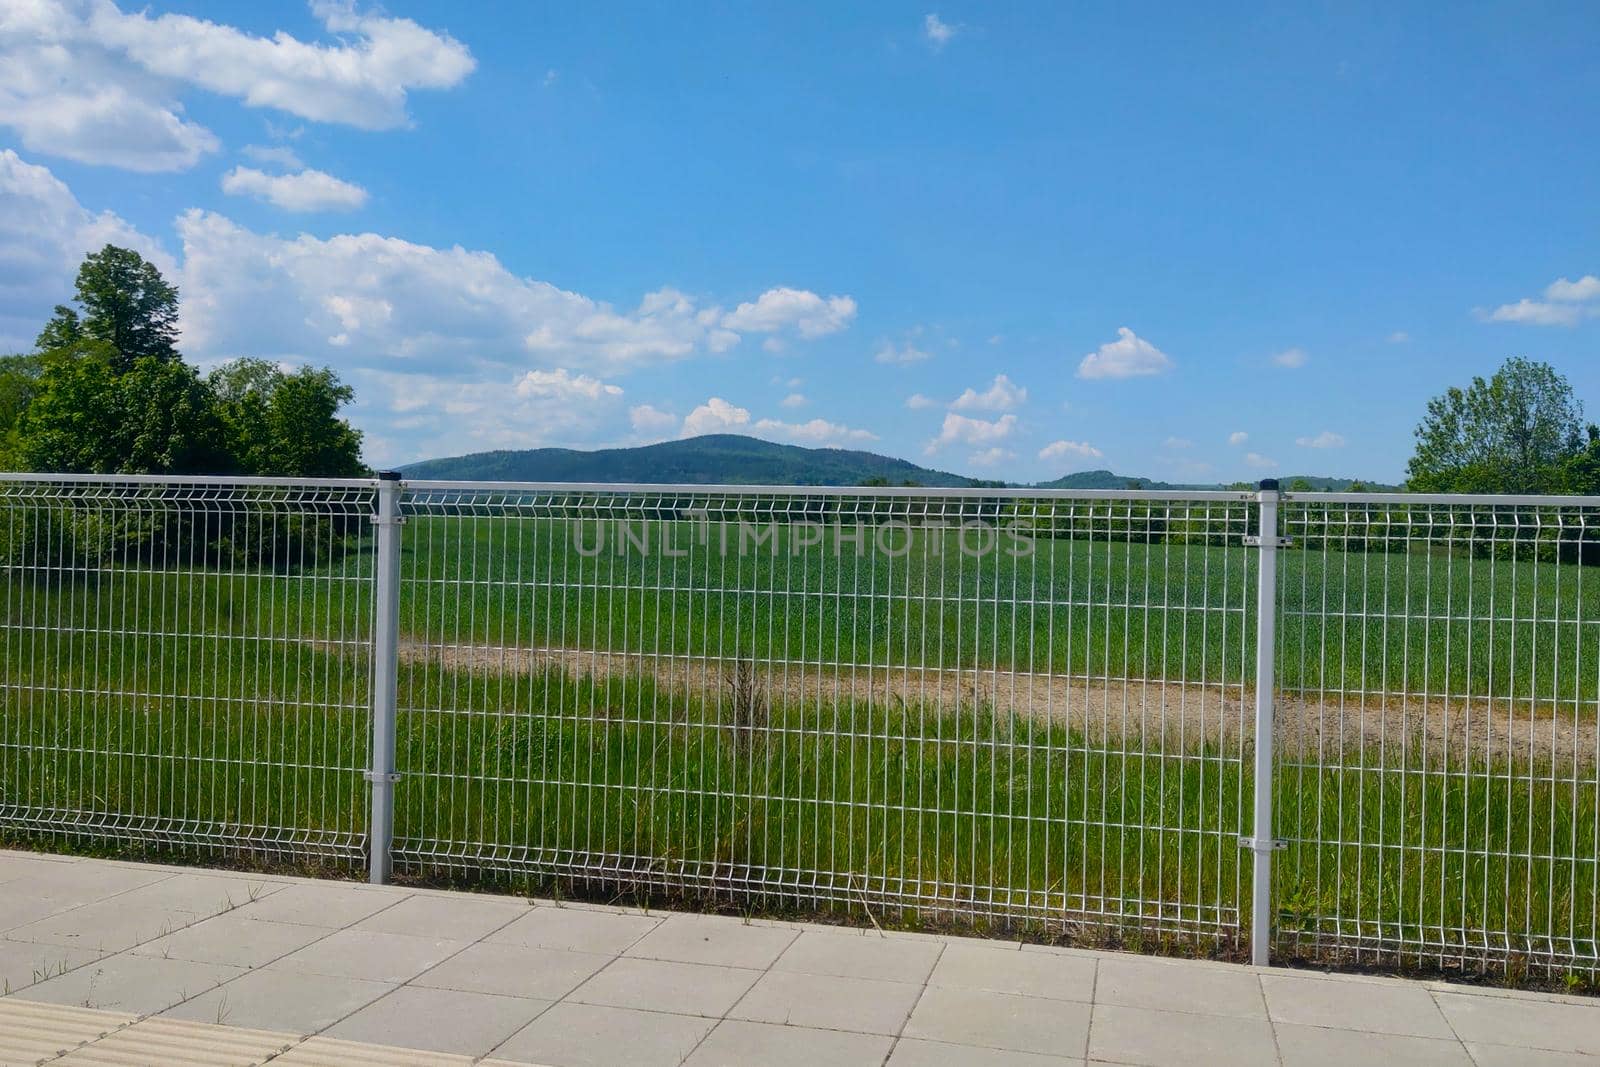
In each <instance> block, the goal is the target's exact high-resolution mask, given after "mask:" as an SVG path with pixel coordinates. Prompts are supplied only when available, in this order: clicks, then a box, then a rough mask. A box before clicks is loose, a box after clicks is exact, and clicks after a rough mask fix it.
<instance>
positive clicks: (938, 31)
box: [922, 11, 960, 52]
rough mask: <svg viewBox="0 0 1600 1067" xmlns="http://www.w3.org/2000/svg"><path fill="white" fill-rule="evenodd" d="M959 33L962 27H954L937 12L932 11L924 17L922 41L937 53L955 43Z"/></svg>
mask: <svg viewBox="0 0 1600 1067" xmlns="http://www.w3.org/2000/svg"><path fill="white" fill-rule="evenodd" d="M959 31H960V27H958V26H952V25H951V24H950V23H948V22H946V21H945V20H944V19H942V18H940V17H939V16H938V14H937V13H935V12H932V11H930V12H928V13H927V14H926V15H924V16H922V39H923V40H924V41H926V42H927V43H928V47H929V48H931V49H933V50H934V51H935V52H937V51H940V50H941V49H943V48H944V46H945V45H947V44H949V43H950V42H951V41H953V40H954V39H955V36H956V34H957V33H958V32H959Z"/></svg>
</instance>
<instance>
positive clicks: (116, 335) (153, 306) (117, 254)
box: [38, 245, 178, 373]
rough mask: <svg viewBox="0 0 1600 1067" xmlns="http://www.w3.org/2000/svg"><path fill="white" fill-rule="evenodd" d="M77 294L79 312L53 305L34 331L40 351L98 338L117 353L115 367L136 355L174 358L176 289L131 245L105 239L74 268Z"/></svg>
mask: <svg viewBox="0 0 1600 1067" xmlns="http://www.w3.org/2000/svg"><path fill="white" fill-rule="evenodd" d="M77 294H78V304H79V305H80V306H81V307H82V309H83V310H82V314H81V316H80V314H79V312H78V311H76V310H74V309H73V308H70V307H67V306H65V305H62V304H58V305H56V309H55V316H54V317H53V318H52V319H51V320H50V321H49V323H47V324H46V325H45V328H44V330H43V331H41V332H40V334H39V341H38V345H39V349H40V351H50V350H52V349H57V348H64V347H70V346H72V345H74V344H76V343H78V342H79V341H80V340H83V339H89V340H95V341H101V342H104V343H105V344H108V345H110V346H111V349H112V350H113V351H114V352H115V353H116V363H115V369H116V370H117V371H118V372H119V373H121V372H126V371H129V370H131V369H132V368H133V366H134V364H136V363H137V362H138V361H139V360H141V359H156V360H161V361H172V360H176V359H177V358H178V350H177V347H176V343H177V340H178V289H177V287H176V286H174V285H172V284H171V283H169V282H168V281H167V280H166V279H165V278H163V277H162V276H161V272H160V271H159V270H157V269H156V267H155V264H153V263H150V262H148V261H147V260H145V258H144V257H143V256H141V255H139V253H137V252H135V251H133V249H131V248H118V247H117V246H116V245H106V246H105V247H104V248H102V249H101V250H100V251H98V252H93V253H91V254H90V255H89V256H87V257H86V258H85V259H84V261H83V265H82V266H81V267H79V268H78V280H77Z"/></svg>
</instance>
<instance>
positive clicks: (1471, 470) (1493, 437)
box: [1408, 358, 1583, 493]
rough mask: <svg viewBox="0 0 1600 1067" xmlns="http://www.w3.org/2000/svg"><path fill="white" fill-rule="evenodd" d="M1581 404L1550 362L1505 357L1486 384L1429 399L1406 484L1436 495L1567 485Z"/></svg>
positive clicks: (1478, 382) (1577, 441)
mask: <svg viewBox="0 0 1600 1067" xmlns="http://www.w3.org/2000/svg"><path fill="white" fill-rule="evenodd" d="M1582 418H1583V405H1582V404H1580V403H1579V402H1578V401H1577V399H1576V398H1575V397H1574V396H1573V394H1572V386H1571V385H1570V384H1569V383H1568V382H1567V380H1566V378H1564V377H1562V376H1561V375H1560V374H1558V373H1557V372H1556V370H1555V368H1553V367H1551V366H1550V365H1549V364H1548V363H1539V362H1535V361H1533V360H1527V359H1520V358H1516V359H1508V360H1506V362H1505V363H1504V364H1503V365H1502V366H1501V367H1500V369H1499V370H1498V371H1496V372H1495V374H1494V376H1493V377H1492V378H1490V379H1488V380H1487V381H1485V380H1484V379H1483V378H1474V379H1473V380H1472V384H1471V385H1469V386H1468V387H1467V388H1466V389H1458V388H1451V389H1449V390H1447V391H1446V392H1445V393H1444V394H1442V395H1440V396H1436V397H1434V398H1433V399H1432V400H1430V401H1429V402H1428V411H1427V414H1426V415H1425V416H1424V417H1423V420H1422V422H1421V424H1420V425H1418V426H1417V430H1416V436H1417V451H1416V455H1414V456H1413V457H1412V458H1411V462H1410V465H1409V467H1408V474H1409V476H1410V477H1409V488H1411V489H1413V490H1416V491H1419V492H1440V493H1540V492H1561V491H1563V489H1564V482H1565V480H1566V478H1565V465H1566V463H1567V461H1568V459H1569V458H1570V457H1571V456H1572V455H1573V454H1574V453H1576V452H1578V451H1579V449H1580V441H1581V438H1580V433H1579V431H1580V428H1581V425H1582Z"/></svg>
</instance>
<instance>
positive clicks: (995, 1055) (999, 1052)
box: [886, 1037, 1084, 1067]
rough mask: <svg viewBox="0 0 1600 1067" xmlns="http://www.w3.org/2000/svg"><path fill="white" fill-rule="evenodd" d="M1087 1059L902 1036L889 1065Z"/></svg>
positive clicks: (992, 1066)
mask: <svg viewBox="0 0 1600 1067" xmlns="http://www.w3.org/2000/svg"><path fill="white" fill-rule="evenodd" d="M1083 1063H1084V1061H1083V1060H1075V1059H1068V1058H1066V1057H1064V1056H1042V1055H1040V1054H1039V1053H1037V1052H1012V1051H1010V1050H1008V1049H998V1048H973V1047H972V1046H971V1045H945V1044H941V1043H940V1042H938V1041H922V1040H920V1039H918V1038H914V1037H902V1038H901V1039H900V1040H899V1041H897V1042H895V1046H894V1052H893V1053H892V1054H891V1055H890V1056H889V1062H888V1064H887V1065H886V1067H1081V1065H1082V1064H1083Z"/></svg>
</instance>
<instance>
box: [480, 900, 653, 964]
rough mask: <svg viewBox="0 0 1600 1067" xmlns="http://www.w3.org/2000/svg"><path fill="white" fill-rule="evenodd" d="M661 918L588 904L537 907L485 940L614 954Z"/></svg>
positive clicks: (533, 946) (644, 932)
mask: <svg viewBox="0 0 1600 1067" xmlns="http://www.w3.org/2000/svg"><path fill="white" fill-rule="evenodd" d="M661 919H662V917H661V916H658V915H638V914H633V915H629V914H622V913H618V912H609V911H592V910H589V909H586V908H555V907H535V908H534V909H533V910H532V911H531V912H529V913H528V914H527V915H524V916H523V917H522V918H520V919H517V920H515V921H514V922H512V923H510V924H509V925H507V926H503V927H501V928H500V929H499V930H496V931H495V932H494V933H492V934H490V935H489V936H488V937H487V938H486V940H488V941H493V942H497V943H499V944H504V945H524V946H527V947H529V948H564V949H567V950H569V951H572V952H603V953H606V954H608V955H613V956H614V955H616V954H617V953H619V952H621V951H622V950H623V949H625V948H627V947H628V946H629V945H631V944H633V943H634V942H635V941H637V940H639V938H641V937H643V936H644V935H645V934H648V933H649V932H650V931H651V930H654V929H655V928H656V927H657V926H659V925H661Z"/></svg>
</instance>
